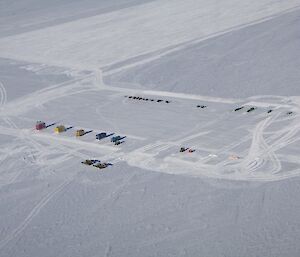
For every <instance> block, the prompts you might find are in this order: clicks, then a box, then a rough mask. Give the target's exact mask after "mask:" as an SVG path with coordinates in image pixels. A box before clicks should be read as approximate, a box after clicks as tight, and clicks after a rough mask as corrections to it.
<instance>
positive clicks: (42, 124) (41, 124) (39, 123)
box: [35, 121, 46, 130]
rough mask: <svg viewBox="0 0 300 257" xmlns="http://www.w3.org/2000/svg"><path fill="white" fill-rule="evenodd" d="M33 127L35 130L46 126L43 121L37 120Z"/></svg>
mask: <svg viewBox="0 0 300 257" xmlns="http://www.w3.org/2000/svg"><path fill="white" fill-rule="evenodd" d="M35 128H36V130H42V129H44V128H46V123H45V122H43V121H37V122H36V124H35Z"/></svg>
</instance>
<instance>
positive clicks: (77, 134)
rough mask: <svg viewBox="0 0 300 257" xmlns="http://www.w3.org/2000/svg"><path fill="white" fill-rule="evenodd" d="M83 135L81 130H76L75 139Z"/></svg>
mask: <svg viewBox="0 0 300 257" xmlns="http://www.w3.org/2000/svg"><path fill="white" fill-rule="evenodd" d="M84 134H85V132H84V130H83V129H78V130H76V134H75V135H76V137H81V136H83V135H84Z"/></svg>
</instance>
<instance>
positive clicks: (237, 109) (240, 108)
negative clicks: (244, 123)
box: [234, 106, 244, 112]
mask: <svg viewBox="0 0 300 257" xmlns="http://www.w3.org/2000/svg"><path fill="white" fill-rule="evenodd" d="M242 109H244V106H242V107H239V108H236V109H235V110H234V111H235V112H237V111H239V110H242Z"/></svg>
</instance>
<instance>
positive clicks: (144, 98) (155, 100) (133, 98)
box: [124, 95, 171, 104]
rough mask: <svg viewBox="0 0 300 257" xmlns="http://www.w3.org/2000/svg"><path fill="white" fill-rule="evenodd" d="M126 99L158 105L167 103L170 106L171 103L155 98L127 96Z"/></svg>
mask: <svg viewBox="0 0 300 257" xmlns="http://www.w3.org/2000/svg"><path fill="white" fill-rule="evenodd" d="M124 97H126V98H128V99H132V100H139V101H141V100H142V101H149V102H156V103H166V104H169V103H170V102H171V101H169V100H162V99H153V98H146V97H140V96H132V95H130V96H128V95H125V96H124Z"/></svg>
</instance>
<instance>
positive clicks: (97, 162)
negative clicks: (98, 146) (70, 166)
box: [35, 121, 126, 169]
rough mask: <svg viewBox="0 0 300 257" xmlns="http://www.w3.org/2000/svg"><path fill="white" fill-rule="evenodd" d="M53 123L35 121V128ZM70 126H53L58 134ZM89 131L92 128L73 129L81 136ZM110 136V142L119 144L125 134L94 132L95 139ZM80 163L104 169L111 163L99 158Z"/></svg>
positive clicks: (40, 128) (77, 135) (122, 141)
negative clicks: (103, 161) (87, 129)
mask: <svg viewBox="0 0 300 257" xmlns="http://www.w3.org/2000/svg"><path fill="white" fill-rule="evenodd" d="M54 125H56V124H55V123H53V124H50V125H47V124H46V123H45V122H44V121H37V122H36V124H35V129H36V130H43V129H46V128H48V127H51V126H54ZM71 128H73V127H66V126H64V125H58V126H56V127H55V128H54V132H55V133H57V134H59V133H63V132H65V131H67V130H69V129H71ZM90 132H92V130H89V131H86V130H84V129H77V130H76V131H75V136H76V137H82V136H84V135H86V134H88V133H90ZM110 136H112V137H111V139H110V142H111V143H113V144H114V145H120V144H122V143H124V142H125V141H124V139H125V138H126V136H120V135H114V133H106V132H101V133H98V134H96V140H102V139H104V138H107V137H110ZM81 163H83V164H85V165H89V166H94V167H96V168H99V169H104V168H107V167H108V166H111V165H112V164H111V163H102V162H101V161H100V160H85V161H83V162H81Z"/></svg>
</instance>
